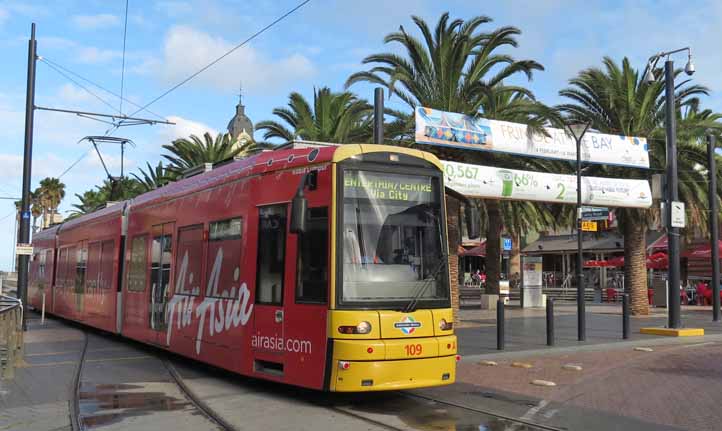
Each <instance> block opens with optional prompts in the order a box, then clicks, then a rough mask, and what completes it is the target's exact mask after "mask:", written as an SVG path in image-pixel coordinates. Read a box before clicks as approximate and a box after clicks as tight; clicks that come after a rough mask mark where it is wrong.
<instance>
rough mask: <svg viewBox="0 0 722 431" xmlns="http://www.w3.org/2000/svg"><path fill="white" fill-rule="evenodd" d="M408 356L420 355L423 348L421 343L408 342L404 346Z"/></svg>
mask: <svg viewBox="0 0 722 431" xmlns="http://www.w3.org/2000/svg"><path fill="white" fill-rule="evenodd" d="M404 350H406V356H419V355H420V354H421V352H422V350H423V348H422V347H421V344H407V345H405V346H404Z"/></svg>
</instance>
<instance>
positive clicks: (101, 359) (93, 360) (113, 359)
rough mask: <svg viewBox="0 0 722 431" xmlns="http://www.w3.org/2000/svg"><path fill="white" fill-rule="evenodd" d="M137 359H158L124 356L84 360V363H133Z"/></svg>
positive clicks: (153, 357)
mask: <svg viewBox="0 0 722 431" xmlns="http://www.w3.org/2000/svg"><path fill="white" fill-rule="evenodd" d="M138 359H158V358H156V357H155V356H149V355H143V356H125V357H122V358H100V359H86V360H85V362H117V361H135V360H138Z"/></svg>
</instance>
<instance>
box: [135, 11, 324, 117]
mask: <svg viewBox="0 0 722 431" xmlns="http://www.w3.org/2000/svg"><path fill="white" fill-rule="evenodd" d="M310 1H311V0H304V1H302V2H301V3H299V4H298V5H297V6H296V7H294V8H293V9H291V10H289V11H288V12H286V13H285V14H283V15H281V16H280V17H278V18H276V19H275V20H274V21H273V22H271V23H270V24H268V25H266V26H265V27H263V28H262V29H260V30H258V31H257V32H255V33H253V34H252V35H251V36H249V37H248V38H246V39H245V40H244V41H243V42H241V43H239V44H238V45H236V46H234V47H233V48H231V49H230V50H228V51H226V53H225V54H223V55H221V56H220V57H218V58H216V59H215V60H213V61H211V62H210V63H208V64H207V65H205V66H203V67H202V68H200V69H199V70H198V71H196V72H195V73H193V74H191V75H190V76H188V77H187V78H185V79H184V80H182V81H181V82H179V83H177V84H176V85H174V86H172V87H171V88H169V89H168V90H166V91H164V92H163V93H161V94H160V95H159V96H158V97H156V98H155V99H153V100H151V101H150V102H148V103H146V104H145V105H144V106H143V107H142V108H140V109H139V110H137V111H135V112H134V113H132V114H130V117H132V116H134V115H135V114H137V113H138V112H140V111H142V110H143V109H145V108H147V107H149V106H150V105H152V104H154V103H155V102H157V101H159V100H160V99H162V98H164V97H165V96H167V95H168V94H170V93H171V92H173V91H175V90H176V89H178V88H179V87H181V86H183V85H184V84H186V83H188V82H189V81H190V80H192V79H193V78H195V77H196V76H198V75H200V74H201V73H203V72H205V71H206V70H208V69H210V68H211V67H213V66H214V65H215V64H216V63H218V62H219V61H221V60H223V59H224V58H226V57H228V56H229V55H231V54H232V53H234V52H235V51H236V50H238V49H239V48H241V47H243V46H244V45H246V44H247V43H248V42H250V41H252V40H253V39H255V38H256V37H258V36H260V35H261V34H263V33H265V32H266V31H267V30H268V29H270V28H271V27H273V26H274V25H276V24H278V23H279V22H281V21H283V20H284V19H286V18H287V17H288V16H290V15H291V14H293V13H294V12H296V11H297V10H299V9H301V8H302V7H303V6H305V5H306V4H307V3H309V2H310Z"/></svg>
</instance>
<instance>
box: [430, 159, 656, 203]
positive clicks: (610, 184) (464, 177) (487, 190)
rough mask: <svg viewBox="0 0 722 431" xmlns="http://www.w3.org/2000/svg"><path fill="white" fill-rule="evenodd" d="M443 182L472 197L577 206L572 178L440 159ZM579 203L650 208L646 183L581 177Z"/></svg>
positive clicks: (649, 191)
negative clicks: (580, 200)
mask: <svg viewBox="0 0 722 431" xmlns="http://www.w3.org/2000/svg"><path fill="white" fill-rule="evenodd" d="M441 163H442V164H443V165H444V183H445V185H446V186H447V187H450V188H452V189H454V190H455V191H457V192H459V193H461V194H463V195H465V196H468V197H475V198H489V199H511V200H523V201H537V202H557V203H565V204H576V203H577V177H576V176H574V175H562V174H549V173H543V172H531V171H520V170H516V169H503V168H495V167H491V166H481V165H470V164H467V163H458V162H449V161H445V160H442V161H441ZM582 204H583V205H594V206H605V207H626V208H649V207H650V206H651V205H652V191H651V189H650V188H649V182H647V181H646V180H628V179H619V178H601V177H582Z"/></svg>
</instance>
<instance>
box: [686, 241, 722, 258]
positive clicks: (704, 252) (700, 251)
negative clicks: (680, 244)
mask: <svg viewBox="0 0 722 431" xmlns="http://www.w3.org/2000/svg"><path fill="white" fill-rule="evenodd" d="M717 247H718V249H719V251H720V254H722V241H718V242H717ZM682 256H684V257H690V258H692V259H709V258H711V257H712V247H710V244H709V243H707V244H702V245H699V246H697V247H695V248H693V249H691V250H687V251H685V252H684V253H682Z"/></svg>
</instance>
